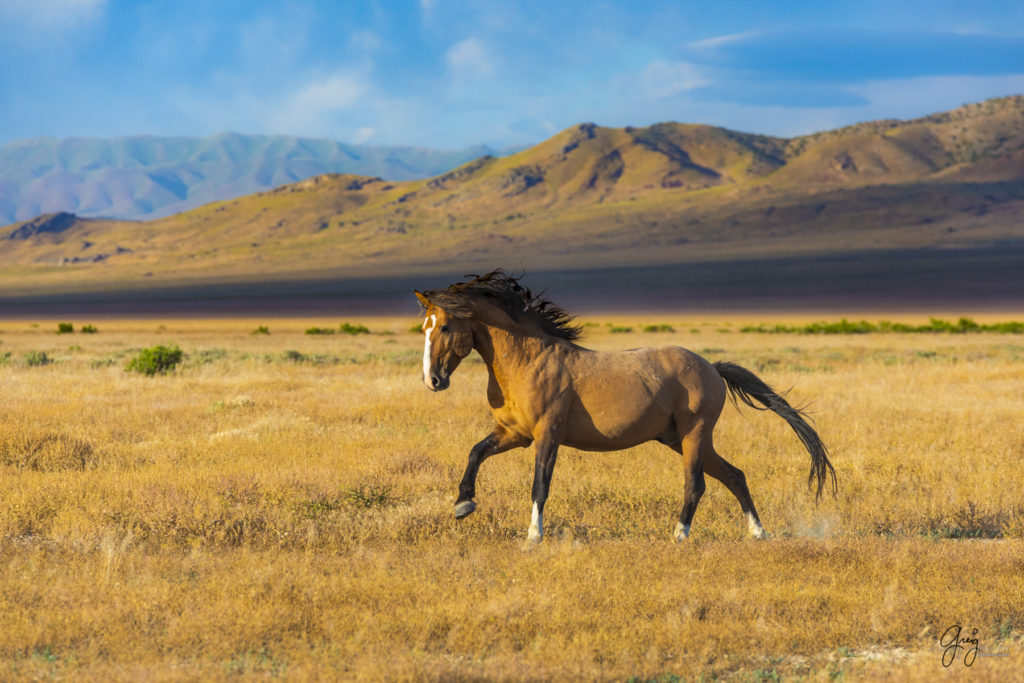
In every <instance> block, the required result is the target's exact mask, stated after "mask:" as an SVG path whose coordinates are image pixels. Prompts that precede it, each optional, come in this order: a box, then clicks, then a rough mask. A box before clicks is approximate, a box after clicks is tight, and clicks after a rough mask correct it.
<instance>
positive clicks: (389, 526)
mask: <svg viewBox="0 0 1024 683" xmlns="http://www.w3.org/2000/svg"><path fill="white" fill-rule="evenodd" d="M413 322H414V320H410V319H364V320H359V321H350V322H349V324H350V326H351V327H352V328H354V329H355V328H358V327H359V326H365V327H366V328H367V329H368V330H369V333H360V334H335V335H311V336H307V335H306V334H305V331H306V330H307V329H309V327H310V326H311V325H318V326H329V327H331V328H332V329H341V328H340V327H339V325H340V323H341V321H332V320H329V319H318V320H286V319H281V320H239V321H173V320H169V321H148V320H129V321H98V322H97V323H96V327H97V328H98V332H97V333H95V334H90V335H74V338H73V339H72V338H71V337H70V336H68V335H57V334H55V333H54V330H55V329H56V327H55V324H53V323H51V322H42V323H38V324H37V325H36V326H33V324H32V323H29V322H20V321H3V322H0V386H2V387H3V391H2V393H0V409H2V415H3V419H2V420H0V672H2V673H0V678H33V677H83V678H94V679H104V678H115V679H121V680H135V679H139V678H159V679H162V678H168V679H194V678H221V677H229V676H233V675H238V674H242V675H270V676H287V677H297V678H309V677H312V678H368V679H381V678H387V679H394V678H430V679H432V678H445V679H447V678H452V677H455V678H478V677H484V678H517V679H518V678H566V677H568V678H580V679H594V678H611V679H625V678H629V677H630V676H639V677H640V678H641V679H645V678H657V677H664V676H668V675H678V676H683V677H686V678H687V679H696V678H698V677H699V676H700V675H702V674H703V675H704V676H705V677H706V678H710V677H715V676H717V677H720V678H727V679H728V678H739V679H740V680H751V679H757V678H769V679H771V678H773V677H783V678H790V677H810V678H812V679H815V680H817V679H828V678H830V677H838V676H844V675H845V676H853V677H859V676H867V677H878V678H884V677H888V676H892V675H893V671H894V670H896V669H898V671H899V672H900V676H901V677H910V678H919V679H930V678H933V677H935V676H936V675H937V674H941V673H950V674H954V673H958V674H960V675H963V674H964V673H970V674H973V675H979V676H981V677H982V678H988V679H996V678H999V679H1003V680H1008V679H1010V678H1012V675H1014V672H1017V671H1020V670H1024V667H1022V665H1024V647H1022V645H1021V633H1022V631H1024V583H1022V582H1021V581H1020V577H1021V576H1022V575H1024V559H1022V558H1024V554H1022V550H1024V540H1022V537H1024V501H1022V499H1021V495H1020V491H1021V490H1024V459H1022V458H1021V454H1022V453H1024V432H1021V430H1020V429H1019V428H1018V424H1019V422H1020V418H1021V415H1024V381H1022V380H1024V363H1022V360H1024V338H1021V336H1020V335H1000V334H985V333H979V334H971V335H921V334H902V333H898V332H892V333H888V334H884V335H883V334H859V335H856V336H844V335H828V336H824V335H815V336H795V335H774V334H760V333H748V334H738V333H735V332H732V331H731V330H736V331H737V332H738V330H739V329H740V328H741V327H742V326H743V324H745V323H749V322H751V321H750V320H746V321H740V320H724V321H723V320H715V319H710V320H707V321H703V320H697V319H686V320H683V319H675V318H672V317H671V316H666V315H661V316H658V317H656V318H650V319H640V318H637V317H625V316H620V317H618V318H608V319H604V318H595V319H593V320H590V319H587V320H584V322H593V323H596V324H593V325H588V326H587V327H586V334H587V338H586V339H585V343H586V344H587V345H590V346H593V347H598V348H621V347H624V346H637V345H641V344H680V345H684V346H687V347H689V348H692V349H694V350H695V351H698V352H700V353H702V354H703V355H705V356H707V357H708V358H709V359H710V360H720V359H728V360H732V361H735V362H738V363H741V364H743V365H745V366H747V367H749V368H751V369H753V370H755V371H756V372H758V374H760V375H761V376H762V377H763V378H764V379H765V380H767V381H768V382H769V383H771V384H773V385H774V386H775V387H776V388H778V389H788V388H791V387H792V389H791V393H790V394H789V396H790V398H791V399H792V400H793V401H794V402H795V403H796V404H798V405H806V406H807V409H808V411H809V412H810V413H811V415H812V416H813V417H814V418H815V420H816V424H817V427H818V428H819V430H820V433H821V435H822V437H823V438H824V440H825V441H826V443H827V444H828V445H829V446H830V448H831V454H832V461H833V463H834V464H835V467H836V471H837V474H838V477H839V497H838V499H837V500H835V501H832V500H828V499H826V500H824V501H823V502H822V503H821V504H820V505H818V506H816V505H815V504H814V496H813V495H812V494H811V493H810V492H809V491H808V490H807V488H806V476H807V471H808V468H809V462H808V459H807V455H806V453H805V452H803V450H802V448H801V447H800V444H799V442H798V441H797V440H796V438H795V436H794V435H793V434H792V432H790V431H789V429H788V427H787V426H786V425H785V423H784V422H783V421H782V420H779V419H778V418H776V417H775V416H773V415H765V414H761V413H756V412H754V411H750V410H744V411H737V410H736V409H734V408H733V407H731V406H728V407H727V408H726V410H725V413H724V414H723V417H722V420H721V423H720V426H719V428H718V430H717V431H716V447H717V449H718V450H719V451H720V452H721V453H722V454H723V455H724V456H725V457H726V458H728V459H729V460H730V461H731V462H733V463H734V464H735V465H737V466H738V467H741V468H742V469H743V470H744V471H745V473H746V476H747V480H748V482H749V484H750V488H751V492H752V494H753V496H754V500H755V503H756V504H757V505H758V508H759V511H760V513H761V517H762V520H763V521H764V524H765V527H766V529H767V531H768V532H769V534H770V536H771V538H770V540H768V541H767V542H761V543H758V542H754V541H750V540H747V539H746V537H745V533H746V529H745V523H744V521H743V519H742V517H741V515H740V512H739V506H738V504H737V503H736V501H735V499H733V498H732V496H731V495H730V494H729V493H728V492H727V491H726V490H725V489H724V488H723V487H722V486H720V485H718V484H717V483H716V482H713V481H710V482H709V486H708V492H707V494H706V495H705V497H704V499H703V501H702V502H701V506H700V508H699V510H698V512H697V516H696V518H695V521H694V527H693V536H692V538H691V542H690V543H688V544H687V545H683V546H679V545H676V544H675V543H673V542H672V540H671V539H672V536H671V531H672V527H673V526H674V523H675V517H676V515H677V514H678V512H679V509H680V507H681V505H682V500H681V485H682V482H681V477H682V469H681V463H680V462H679V460H678V456H676V455H675V454H674V453H672V452H671V451H670V450H669V449H667V448H665V447H664V446H661V445H659V444H655V443H652V444H647V445H644V446H641V447H638V448H636V449H633V450H631V451H628V452H620V453H581V452H578V451H574V450H572V449H563V451H562V453H561V455H560V457H559V461H558V466H557V468H556V470H555V475H554V481H553V485H552V496H551V498H550V500H549V503H548V506H547V509H546V511H545V523H546V528H547V532H548V534H547V537H546V538H545V541H544V543H543V544H542V546H541V547H539V548H536V549H534V550H532V551H527V550H524V549H523V547H524V540H525V535H526V528H527V525H528V523H529V516H530V500H529V490H530V483H531V477H532V470H533V465H532V458H533V455H532V453H531V452H529V451H527V450H516V451H512V452H509V453H506V454H503V455H499V456H495V457H494V458H492V459H491V460H488V461H487V463H485V465H484V466H483V468H482V470H481V474H480V479H479V483H478V487H477V493H478V496H477V502H478V505H479V507H478V510H477V512H476V513H475V514H474V515H472V516H470V517H468V518H467V519H465V520H463V521H461V522H456V521H455V520H454V519H453V516H452V504H453V502H454V499H455V493H456V488H457V485H458V481H459V478H460V477H461V474H462V468H463V466H464V464H465V458H466V454H467V453H468V451H469V448H470V447H471V446H472V445H473V444H474V443H475V442H476V441H478V440H479V439H480V438H482V437H483V436H484V435H485V434H486V433H487V431H488V430H489V428H490V422H489V412H488V410H487V407H486V400H485V397H484V387H485V384H486V377H485V373H484V368H483V365H482V363H480V362H479V360H477V359H475V357H471V358H470V359H468V360H467V362H466V363H464V364H463V366H462V367H460V369H459V370H458V372H457V373H456V374H455V376H454V377H453V382H452V388H451V389H449V390H448V391H446V392H443V393H440V394H432V393H431V392H429V391H427V390H426V389H424V388H423V386H422V381H421V379H420V377H419V372H420V371H419V364H420V353H421V344H422V337H421V335H420V334H419V333H418V327H417V328H416V331H412V330H411V326H412V323H413ZM796 322H799V321H796ZM609 323H610V324H609ZM75 324H76V326H77V325H78V324H79V323H78V322H76V323H75ZM260 326H263V327H266V328H267V329H268V330H269V331H270V332H271V333H270V334H252V332H253V330H254V329H259V327H260ZM617 327H630V328H632V329H633V330H634V331H633V332H631V333H624V334H623V333H613V332H615V328H617ZM648 328H654V329H656V330H657V334H653V333H646V332H644V330H646V329H648ZM673 330H674V331H673ZM156 345H166V346H175V345H176V346H178V347H180V348H181V350H182V351H183V353H184V356H183V359H182V361H181V363H180V364H179V365H178V366H177V367H176V368H174V369H172V370H170V371H169V372H168V373H167V374H164V375H156V376H153V377H148V376H145V375H141V374H138V373H135V372H126V371H125V366H126V364H127V363H128V361H129V360H130V359H131V358H133V357H135V356H136V355H137V354H138V353H139V352H140V351H141V350H143V349H146V348H150V347H153V346H156ZM5 354H9V355H5ZM29 354H45V355H46V357H47V358H48V359H49V360H50V362H49V363H47V364H33V363H30V362H28V361H27V360H26V358H27V356H28V355H29ZM956 622H960V623H963V624H964V625H965V626H967V627H969V628H978V629H979V635H978V638H979V639H980V643H981V646H982V649H983V651H984V652H988V653H1007V654H1008V655H1009V656H1008V657H991V658H979V659H978V660H977V661H976V662H975V663H974V665H973V666H972V668H971V669H970V671H966V672H965V669H964V665H963V662H962V658H961V661H960V662H959V663H958V667H959V668H955V667H951V668H950V669H944V668H943V667H942V664H941V655H942V649H941V648H940V647H939V646H938V644H937V640H938V638H939V636H940V635H941V634H942V632H943V631H944V630H945V629H946V628H947V627H949V626H950V625H952V624H953V623H956Z"/></svg>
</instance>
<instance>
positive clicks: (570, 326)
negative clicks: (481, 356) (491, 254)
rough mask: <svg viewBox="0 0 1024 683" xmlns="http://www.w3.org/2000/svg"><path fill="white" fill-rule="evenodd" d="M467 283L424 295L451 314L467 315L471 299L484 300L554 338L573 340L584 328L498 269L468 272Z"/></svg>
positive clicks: (578, 336) (511, 316)
mask: <svg viewBox="0 0 1024 683" xmlns="http://www.w3.org/2000/svg"><path fill="white" fill-rule="evenodd" d="M466 277H468V278H472V279H470V280H467V281H466V282H456V283H455V284H453V285H449V286H448V287H446V288H444V289H432V290H429V291H427V292H424V294H425V295H426V296H427V298H429V299H430V302H431V303H433V304H436V305H438V306H440V307H441V308H443V309H445V310H446V311H448V312H449V313H451V314H452V315H455V316H458V317H467V316H468V315H469V314H470V313H471V304H472V302H473V300H474V299H483V300H486V301H488V302H490V303H491V304H494V305H496V306H498V307H499V308H501V309H502V310H504V311H505V312H506V313H508V315H509V317H510V318H512V319H513V320H515V321H521V320H524V319H525V320H529V321H532V322H534V323H536V324H537V325H538V326H539V327H540V328H541V329H542V330H544V331H545V332H547V333H548V334H550V335H552V336H554V337H560V338H561V339H568V340H569V341H576V340H577V339H579V338H580V336H581V335H582V333H583V328H582V326H580V325H577V324H575V323H574V320H575V317H574V316H573V315H571V314H570V313H569V312H568V311H566V310H565V309H564V308H561V307H559V306H556V305H555V304H553V303H551V302H550V301H548V300H547V299H545V298H543V292H542V293H541V294H539V295H537V296H534V295H533V293H532V292H531V291H530V290H529V289H527V288H526V287H523V286H522V285H520V284H519V278H518V277H514V276H512V275H509V274H508V273H506V272H505V271H504V270H502V269H501V268H498V269H497V270H492V271H491V272H490V273H487V274H486V275H467V276H466Z"/></svg>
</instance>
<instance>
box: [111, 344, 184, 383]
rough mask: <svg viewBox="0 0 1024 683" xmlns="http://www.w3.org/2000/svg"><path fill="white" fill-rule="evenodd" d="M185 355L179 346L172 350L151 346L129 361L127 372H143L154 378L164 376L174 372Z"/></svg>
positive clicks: (165, 347) (161, 346)
mask: <svg viewBox="0 0 1024 683" xmlns="http://www.w3.org/2000/svg"><path fill="white" fill-rule="evenodd" d="M183 356H184V354H183V353H182V351H181V349H179V348H178V347H177V346H175V347H173V348H170V347H167V346H163V345H158V346H151V347H149V348H148V349H142V351H139V353H138V355H136V356H135V357H134V358H132V359H131V360H130V361H128V365H126V366H125V368H124V369H125V371H126V372H141V373H142V374H144V375H148V376H150V377H152V376H153V375H158V374H159V375H163V374H165V373H167V372H169V371H170V370H173V369H174V368H175V366H177V365H178V363H180V362H181V359H182V357H183Z"/></svg>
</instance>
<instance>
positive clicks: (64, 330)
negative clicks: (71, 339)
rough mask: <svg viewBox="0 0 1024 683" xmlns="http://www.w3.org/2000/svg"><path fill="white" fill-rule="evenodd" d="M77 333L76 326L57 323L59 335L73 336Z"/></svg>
mask: <svg viewBox="0 0 1024 683" xmlns="http://www.w3.org/2000/svg"><path fill="white" fill-rule="evenodd" d="M74 331H75V326H74V325H72V324H71V323H57V334H71V333H72V332H74Z"/></svg>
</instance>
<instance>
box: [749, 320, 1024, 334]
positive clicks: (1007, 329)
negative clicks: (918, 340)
mask: <svg viewBox="0 0 1024 683" xmlns="http://www.w3.org/2000/svg"><path fill="white" fill-rule="evenodd" d="M740 331H741V332H761V333H766V334H868V333H872V332H901V333H906V334H911V333H912V334H925V333H942V334H965V333H968V332H998V333H1000V334H1021V333H1024V322H1017V321H1010V322H1004V323H993V324H991V325H982V324H979V323H977V322H975V321H974V320H972V319H970V318H960V319H959V320H957V321H956V322H955V323H954V322H950V321H948V320H941V319H939V318H930V319H929V321H928V324H926V325H908V324H906V323H894V322H891V321H889V320H882V321H880V322H879V323H878V324H877V325H876V324H874V323H870V322H868V321H867V320H861V321H860V322H850V321H849V320H847V319H846V318H843V319H842V320H840V321H839V322H837V323H827V322H817V323H808V324H807V325H747V326H746V327H744V328H742V329H741V330H740Z"/></svg>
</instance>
